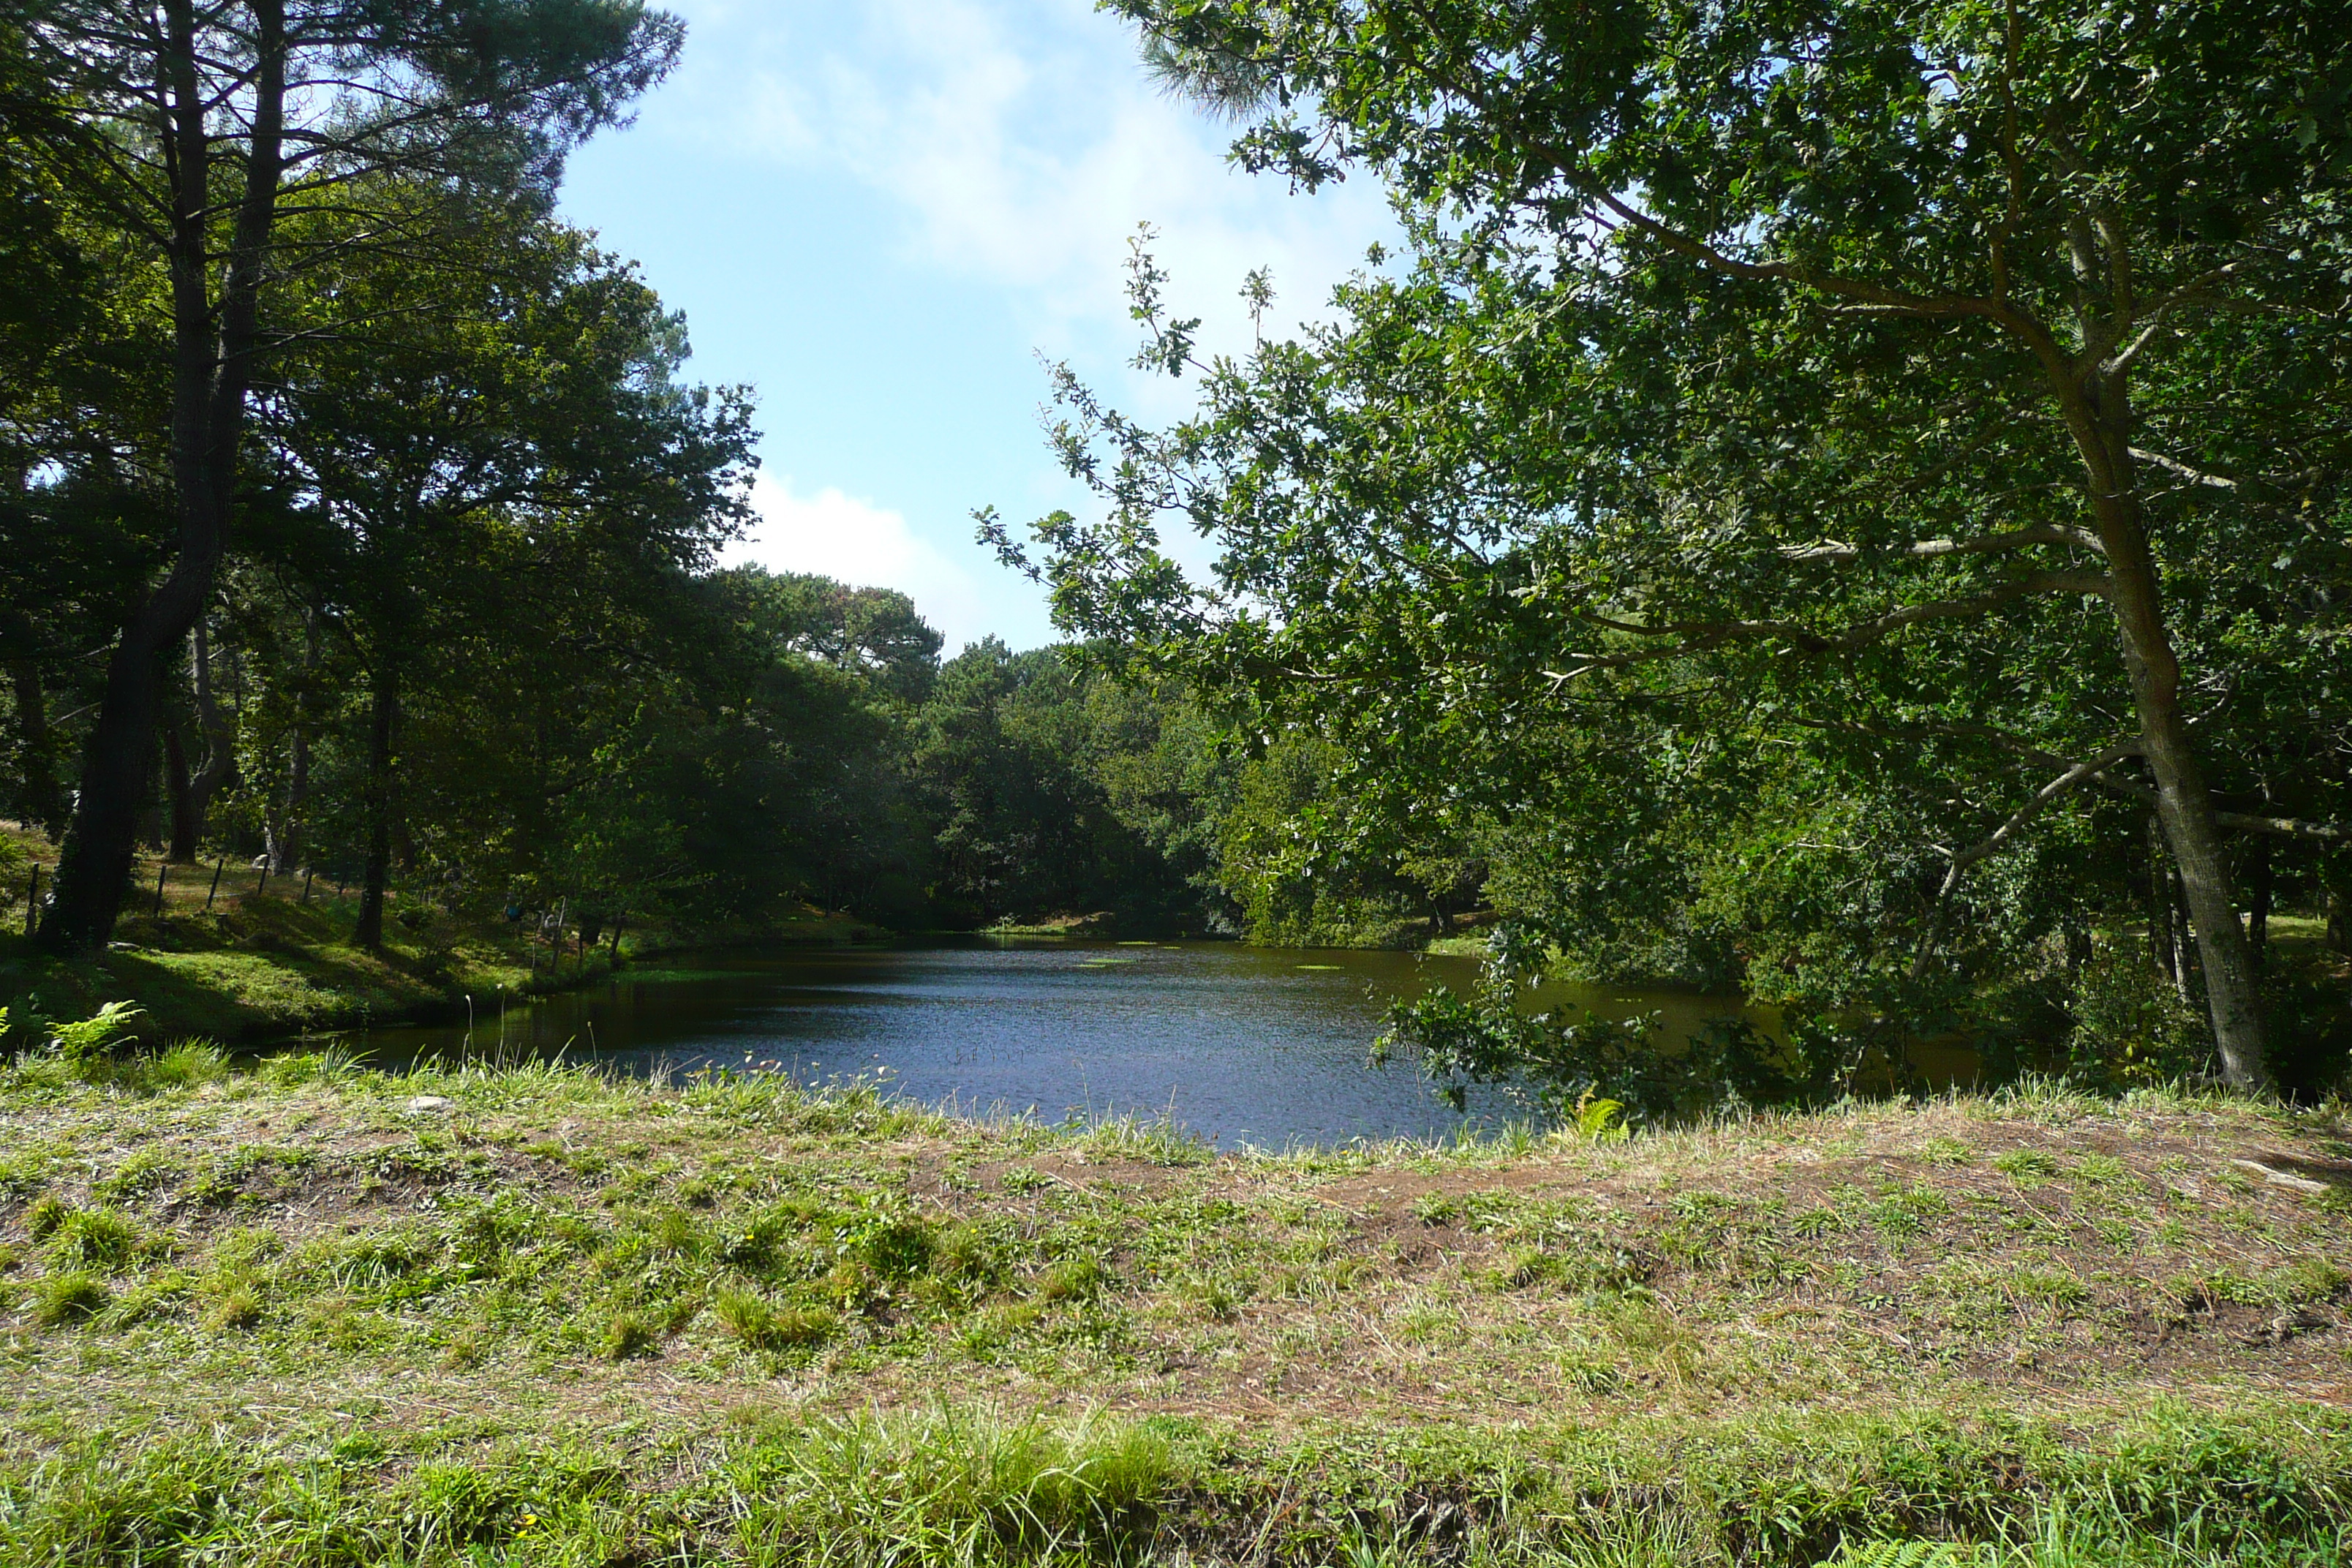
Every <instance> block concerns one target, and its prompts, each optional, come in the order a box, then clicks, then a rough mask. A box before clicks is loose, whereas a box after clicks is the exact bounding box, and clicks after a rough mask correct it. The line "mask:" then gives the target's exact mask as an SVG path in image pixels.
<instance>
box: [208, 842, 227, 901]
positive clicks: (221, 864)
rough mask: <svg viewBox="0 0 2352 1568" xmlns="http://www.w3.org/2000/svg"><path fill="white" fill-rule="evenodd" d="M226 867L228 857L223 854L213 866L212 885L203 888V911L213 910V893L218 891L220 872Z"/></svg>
mask: <svg viewBox="0 0 2352 1568" xmlns="http://www.w3.org/2000/svg"><path fill="white" fill-rule="evenodd" d="M227 869H228V857H227V856H226V855H224V856H222V857H221V858H220V859H219V860H218V861H217V862H215V865H214V866H213V885H212V886H211V887H209V888H206V889H205V913H206V914H210V913H212V912H213V895H214V894H215V893H217V892H219V891H220V879H221V873H222V872H223V871H226V870H227Z"/></svg>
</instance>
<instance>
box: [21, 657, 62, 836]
mask: <svg viewBox="0 0 2352 1568" xmlns="http://www.w3.org/2000/svg"><path fill="white" fill-rule="evenodd" d="M8 684H9V689H10V692H11V694H12V695H13V696H14V697H15V698H16V772H17V773H18V775H19V776H20V777H21V778H22V780H23V786H22V791H21V793H20V794H19V795H18V796H17V799H16V811H17V814H18V815H19V816H21V817H23V819H24V820H25V821H26V822H29V823H31V824H32V825H33V826H36V827H38V828H39V829H40V830H41V831H42V833H44V834H45V835H47V837H48V839H49V841H50V842H51V843H53V844H54V843H55V842H57V839H58V835H59V834H61V833H63V832H64V831H65V830H66V797H65V792H64V791H63V790H62V789H60V788H58V765H57V755H56V745H57V741H56V738H55V737H54V736H53V735H52V734H51V733H50V731H49V699H48V693H47V691H46V690H45V689H43V688H42V685H41V666H40V661H39V660H37V659H35V658H31V657H30V656H29V655H27V656H26V657H24V658H12V659H10V660H9V661H8Z"/></svg>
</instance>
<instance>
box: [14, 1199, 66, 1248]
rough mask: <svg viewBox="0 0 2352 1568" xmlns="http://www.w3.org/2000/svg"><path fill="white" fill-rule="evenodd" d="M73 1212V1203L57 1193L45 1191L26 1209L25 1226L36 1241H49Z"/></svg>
mask: <svg viewBox="0 0 2352 1568" xmlns="http://www.w3.org/2000/svg"><path fill="white" fill-rule="evenodd" d="M73 1212H74V1209H73V1205H71V1204H69V1203H68V1202H66V1201H65V1199H63V1198H61V1197H59V1196H58V1195H57V1194H55V1193H44V1194H42V1195H41V1196H39V1197H37V1198H36V1199H34V1200H33V1204H32V1206H31V1207H30V1208H27V1209H26V1211H25V1228H26V1230H27V1231H29V1232H31V1233H32V1237H33V1239H34V1240H35V1241H47V1240H48V1238H49V1237H52V1236H55V1235H56V1234H57V1233H58V1226H61V1225H63V1224H65V1222H66V1218H67V1216H68V1215H71V1214H72V1213H73Z"/></svg>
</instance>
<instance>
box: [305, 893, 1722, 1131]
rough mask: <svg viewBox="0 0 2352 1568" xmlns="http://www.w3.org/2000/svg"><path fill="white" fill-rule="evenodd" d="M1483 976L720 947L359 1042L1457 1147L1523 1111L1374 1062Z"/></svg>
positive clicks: (1044, 944) (1301, 954)
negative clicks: (1378, 1049)
mask: <svg viewBox="0 0 2352 1568" xmlns="http://www.w3.org/2000/svg"><path fill="white" fill-rule="evenodd" d="M1478 962H1479V961H1478V960H1476V959H1475V958H1459V957H1434V956H1428V957H1425V956H1423V955H1420V954H1416V953H1406V952H1347V951H1325V950H1309V949H1293V948H1262V947H1244V946H1242V945H1240V944H1238V943H1234V942H1076V941H1055V940H1024V939H1019V938H1010V939H986V938H977V939H972V940H970V941H965V942H948V943H939V944H931V945H921V946H891V947H871V948H868V947H856V948H783V949H773V950H761V951H758V952H727V953H721V954H709V953H705V954H699V955H695V956H691V957H688V958H684V959H677V960H672V961H669V962H667V963H651V964H646V965H644V966H641V967H638V968H635V969H629V970H625V971H623V972H622V973H621V975H620V977H619V978H617V979H616V980H614V981H613V982H611V983H608V984H604V985H601V986H596V987H593V988H591V989H589V990H585V991H580V992H572V993H568V994H561V995H557V996H551V997H547V998H543V999H541V1000H540V1001H538V1002H535V1003H529V1004H526V1003H522V1002H520V1001H515V1002H510V1003H509V1004H507V1005H504V1006H503V1007H501V1005H500V1003H499V999H498V998H497V997H494V996H478V997H476V998H475V999H474V1004H475V1021H474V1027H473V1030H472V1032H471V1035H470V1036H469V1035H468V1033H467V1029H466V1027H465V1026H463V1025H462V1024H461V1025H457V1026H449V1027H441V1028H434V1027H399V1028H381V1029H375V1030H373V1031H369V1032H367V1033H365V1034H363V1035H361V1036H358V1037H354V1038H353V1039H352V1042H351V1043H352V1044H353V1045H354V1046H355V1047H358V1048H359V1049H360V1050H361V1051H362V1054H363V1055H365V1056H366V1057H367V1058H368V1059H370V1060H371V1061H372V1062H374V1063H376V1064H378V1065H383V1066H387V1067H391V1066H400V1065H404V1064H405V1063H408V1062H413V1061H416V1060H419V1059H423V1058H431V1057H436V1056H437V1057H441V1058H445V1059H454V1058H457V1057H460V1056H467V1055H470V1056H476V1057H480V1056H488V1055H493V1054H500V1053H503V1054H505V1055H507V1056H512V1057H523V1058H544V1057H552V1056H555V1055H557V1054H558V1053H562V1055H563V1056H564V1057H565V1058H567V1059H570V1060H574V1061H594V1062H602V1063H605V1064H608V1065H609V1066H611V1067H612V1068H614V1069H615V1070H618V1071H622V1072H627V1073H633V1074H637V1075H644V1074H647V1073H651V1072H654V1071H656V1070H668V1071H672V1072H676V1073H679V1074H685V1073H691V1072H694V1071H697V1070H700V1069H706V1068H727V1069H734V1070H742V1069H750V1070H754V1071H767V1072H784V1073H790V1074H792V1075H793V1077H794V1078H796V1079H801V1080H803V1081H806V1082H813V1083H821V1082H824V1081H826V1080H828V1079H856V1078H863V1079H881V1080H883V1082H884V1083H885V1084H886V1085H887V1087H888V1088H889V1089H891V1090H893V1091H894V1092H897V1093H899V1094H903V1095H907V1096H909V1097H911V1098H913V1099H915V1100H920V1101H922V1102H924V1103H926V1104H931V1105H940V1106H946V1107H949V1108H951V1109H955V1110H962V1111H966V1112H971V1113H978V1114H1030V1115H1034V1116H1036V1117H1038V1118H1041V1119H1042V1120H1045V1121H1064V1120H1066V1119H1068V1118H1073V1117H1075V1118H1079V1119H1084V1120H1096V1119H1100V1118H1105V1117H1115V1116H1136V1117H1143V1118H1160V1117H1165V1118H1167V1119H1169V1120H1171V1121H1174V1122H1176V1123H1177V1124H1178V1125H1180V1126H1182V1127H1184V1128H1187V1129H1189V1130H1190V1131H1192V1132H1194V1133H1196V1134H1198V1135H1199V1136H1201V1137H1202V1138H1205V1139H1208V1140H1210V1141H1212V1142H1216V1143H1218V1144H1221V1145H1223V1146H1227V1147H1232V1146H1237V1145H1241V1144H1251V1145H1255V1146H1257V1147H1261V1148H1276V1149H1279V1148H1286V1147H1291V1146H1295V1145H1301V1144H1309V1143H1314V1144H1325V1145H1328V1144H1336V1143H1341V1142H1347V1141H1349V1140H1350V1139H1358V1138H1365V1139H1387V1138H1399V1137H1411V1138H1422V1139H1436V1138H1443V1137H1445V1136H1448V1135H1451V1134H1453V1133H1454V1132H1456V1131H1461V1130H1463V1129H1464V1128H1465V1126H1474V1127H1490V1126H1493V1125H1495V1124H1496V1123H1498V1122H1500V1121H1505V1120H1508V1119H1510V1118H1512V1117H1514V1116H1524V1115H1525V1112H1524V1111H1523V1110H1520V1109H1519V1108H1518V1107H1517V1106H1516V1105H1515V1104H1514V1103H1513V1102H1512V1101H1510V1100H1508V1099H1507V1097H1505V1096H1504V1095H1503V1093H1502V1092H1501V1091H1500V1090H1497V1089H1487V1090H1483V1091H1478V1092H1476V1093H1475V1094H1474V1096H1473V1099H1472V1100H1471V1104H1470V1108H1469V1113H1468V1115H1467V1117H1466V1118H1465V1116H1464V1115H1463V1114H1461V1113H1458V1112H1456V1111H1454V1110H1452V1109H1451V1108H1450V1107H1448V1106H1447V1105H1445V1104H1444V1102H1443V1101H1441V1100H1438V1099H1436V1097H1435V1096H1434V1095H1433V1092H1432V1091H1431V1089H1430V1086H1429V1084H1428V1083H1427V1082H1426V1081H1425V1080H1424V1079H1423V1078H1422V1076H1421V1074H1420V1072H1419V1071H1418V1069H1417V1067H1416V1065H1415V1064H1414V1063H1413V1062H1412V1061H1410V1060H1407V1059H1402V1058H1400V1059H1397V1060H1394V1061H1391V1062H1389V1063H1388V1064H1387V1065H1385V1066H1384V1067H1379V1068H1375V1067H1372V1066H1370V1065H1369V1064H1368V1061H1367V1055H1368V1047H1370V1043H1371V1041H1372V1039H1373V1037H1375V1036H1376V1035H1378V1034H1379V1033H1380V1016H1381V1009H1382V1008H1383V1006H1384V1005H1386V1004H1387V1002H1388V1000H1389V999H1390V998H1391V997H1393V996H1399V995H1410V994H1417V993H1418V992H1420V991H1421V990H1422V989H1423V988H1424V987H1426V986H1428V985H1430V984H1434V983H1437V982H1440V981H1443V982H1444V983H1445V984H1451V985H1453V986H1454V987H1455V988H1456V989H1457V990H1459V989H1466V988H1467V987H1469V986H1470V985H1471V984H1475V981H1476V978H1477V965H1478ZM1568 995H1569V997H1570V999H1572V1000H1574V1001H1576V1002H1577V1003H1579V1004H1580V1005H1583V1006H1586V1007H1589V1008H1591V1009H1593V1010H1594V1011H1597V1012H1603V1013H1607V1014H1609V1015H1611V1016H1617V1017H1625V1016H1632V1015H1633V1014H1636V1013H1643V1012H1648V1011H1651V1010H1653V1009H1658V1010H1663V1011H1664V1013H1665V1014H1666V1017H1665V1020H1664V1022H1665V1026H1666V1033H1665V1037H1666V1038H1668V1039H1679V1038H1682V1037H1684V1036H1686V1035H1687V1034H1690V1033H1692V1032H1695V1031H1696V1029H1697V1028H1698V1026H1700V1024H1701V1023H1702V1022H1703V1021H1704V1020H1705V1019H1706V1018H1707V1017H1710V1016H1721V1015H1722V1014H1724V1013H1727V1012H1730V1011H1736V1010H1737V1009H1738V1002H1737V1000H1736V999H1725V998H1710V997H1701V996H1692V995H1685V994H1668V993H1645V992H1633V991H1625V990H1619V989H1612V990H1596V989H1590V988H1569V990H1568Z"/></svg>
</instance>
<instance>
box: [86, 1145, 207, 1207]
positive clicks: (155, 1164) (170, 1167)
mask: <svg viewBox="0 0 2352 1568" xmlns="http://www.w3.org/2000/svg"><path fill="white" fill-rule="evenodd" d="M183 1169H184V1167H183V1166H182V1165H181V1163H180V1162H179V1161H178V1160H176V1159H174V1158H173V1156H172V1154H171V1153H170V1152H169V1151H167V1150H163V1149H153V1148H149V1149H142V1150H140V1151H138V1152H136V1153H134V1154H132V1155H131V1157H130V1158H128V1159H126V1160H124V1161H123V1162H122V1163H121V1164H120V1165H117V1166H116V1167H115V1168H114V1173H113V1174H112V1175H110V1176H109V1177H107V1178H106V1179H105V1180H103V1181H101V1182H99V1183H97V1184H94V1185H92V1186H91V1188H90V1193H91V1195H93V1196H95V1197H100V1198H104V1199H106V1200H107V1201H108V1202H110V1203H128V1202H131V1201H132V1200H134V1199H137V1198H142V1197H144V1196H146V1195H147V1194H149V1193H152V1192H154V1191H156V1190H158V1189H159V1188H163V1187H168V1186H170V1185H171V1184H172V1183H173V1182H174V1181H175V1180H177V1179H178V1178H179V1175H180V1173H181V1171H182V1170H183Z"/></svg>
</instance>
